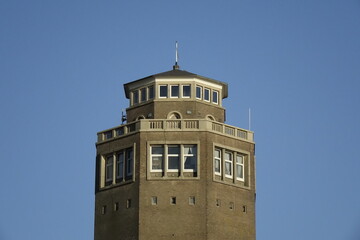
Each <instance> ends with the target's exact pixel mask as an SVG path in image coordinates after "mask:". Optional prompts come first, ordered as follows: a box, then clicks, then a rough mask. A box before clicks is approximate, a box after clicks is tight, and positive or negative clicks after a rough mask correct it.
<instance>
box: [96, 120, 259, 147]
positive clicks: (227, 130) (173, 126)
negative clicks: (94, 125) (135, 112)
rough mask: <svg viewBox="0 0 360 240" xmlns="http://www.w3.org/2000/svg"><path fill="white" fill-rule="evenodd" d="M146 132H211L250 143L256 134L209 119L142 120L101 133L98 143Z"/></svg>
mask: <svg viewBox="0 0 360 240" xmlns="http://www.w3.org/2000/svg"><path fill="white" fill-rule="evenodd" d="M146 131H153V132H154V131H210V132H216V133H218V134H221V135H226V136H231V137H234V138H238V139H243V140H246V141H249V142H253V141H254V133H253V132H251V131H249V130H245V129H242V128H237V127H234V126H230V125H227V124H224V123H219V122H214V121H210V120H207V119H178V120H170V119H141V120H139V121H136V122H131V123H128V124H123V125H120V126H118V127H115V128H111V129H108V130H105V131H101V132H99V133H98V143H101V142H104V141H107V140H110V139H115V138H118V137H122V136H126V135H129V134H132V133H135V132H146Z"/></svg>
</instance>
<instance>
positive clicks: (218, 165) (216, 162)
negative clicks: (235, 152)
mask: <svg viewBox="0 0 360 240" xmlns="http://www.w3.org/2000/svg"><path fill="white" fill-rule="evenodd" d="M215 172H220V160H219V159H216V160H215Z"/></svg>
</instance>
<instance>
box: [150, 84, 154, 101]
mask: <svg viewBox="0 0 360 240" xmlns="http://www.w3.org/2000/svg"><path fill="white" fill-rule="evenodd" d="M154 95H155V94H154V86H150V87H149V99H153V98H154Z"/></svg>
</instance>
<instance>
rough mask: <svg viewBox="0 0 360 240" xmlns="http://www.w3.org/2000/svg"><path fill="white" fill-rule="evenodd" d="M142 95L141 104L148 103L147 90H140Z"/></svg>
mask: <svg viewBox="0 0 360 240" xmlns="http://www.w3.org/2000/svg"><path fill="white" fill-rule="evenodd" d="M140 93H141V102H145V101H146V88H142V89H140Z"/></svg>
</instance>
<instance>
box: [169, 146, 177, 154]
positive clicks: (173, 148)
mask: <svg viewBox="0 0 360 240" xmlns="http://www.w3.org/2000/svg"><path fill="white" fill-rule="evenodd" d="M179 153H180V147H179V145H173V146H169V147H168V154H179Z"/></svg>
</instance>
